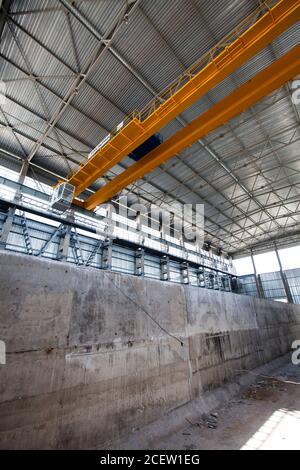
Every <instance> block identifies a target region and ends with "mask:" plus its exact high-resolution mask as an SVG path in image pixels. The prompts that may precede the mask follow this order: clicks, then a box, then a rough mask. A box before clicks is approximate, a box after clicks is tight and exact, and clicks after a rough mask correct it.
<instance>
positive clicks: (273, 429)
mask: <svg viewBox="0 0 300 470" xmlns="http://www.w3.org/2000/svg"><path fill="white" fill-rule="evenodd" d="M272 376H273V377H275V378H276V379H278V380H273V379H267V378H263V377H258V379H257V381H256V383H255V384H253V385H251V386H250V387H249V388H247V389H245V390H244V391H243V392H241V393H240V395H239V396H237V397H236V398H235V399H233V400H231V401H230V402H229V403H227V404H226V405H225V406H223V407H222V408H219V409H216V410H214V411H213V415H216V416H209V415H206V416H204V417H203V419H202V420H198V421H195V422H192V421H190V422H189V423H187V426H186V427H184V428H183V429H181V430H180V432H176V434H174V435H170V436H169V437H168V438H167V439H165V440H164V441H162V442H161V444H160V445H159V446H157V447H156V449H164V450H171V449H174V450H206V449H207V450H208V449H218V450H219V449H220V450H221V449H225V450H226V449H227V450H229V449H233V450H238V449H247V450H267V449H273V450H280V449H283V450H289V449H291V450H292V449H293V450H300V367H299V366H298V367H297V366H294V365H292V364H289V365H286V366H284V367H281V368H279V369H277V370H276V371H275V373H274V372H273V374H272ZM282 380H283V381H285V382H293V383H284V382H282ZM214 423H215V424H216V426H217V427H216V428H213V426H214ZM208 426H212V428H210V427H208Z"/></svg>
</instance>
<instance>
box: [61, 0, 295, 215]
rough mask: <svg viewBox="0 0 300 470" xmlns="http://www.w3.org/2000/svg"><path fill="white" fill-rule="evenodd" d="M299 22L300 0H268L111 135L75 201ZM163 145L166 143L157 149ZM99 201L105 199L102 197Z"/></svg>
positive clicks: (80, 179) (84, 173)
mask: <svg viewBox="0 0 300 470" xmlns="http://www.w3.org/2000/svg"><path fill="white" fill-rule="evenodd" d="M257 18H258V19H257ZM298 20H300V0H279V1H278V2H277V3H276V4H275V5H274V6H273V7H270V6H269V5H268V2H262V6H261V7H260V8H258V9H257V10H255V11H254V12H253V13H252V14H251V15H250V16H249V17H247V18H246V19H245V20H244V21H243V22H242V23H241V24H240V25H239V26H238V27H237V28H236V29H235V30H234V31H233V32H232V33H231V34H230V35H228V36H227V37H226V38H224V39H223V41H222V42H221V43H219V44H217V45H216V46H215V47H214V48H213V49H212V50H210V51H209V52H208V53H207V54H205V56H204V57H202V59H201V60H200V61H199V62H198V63H197V64H195V65H194V66H193V67H191V68H190V69H188V70H187V71H186V72H185V73H184V74H183V75H182V76H181V77H180V78H179V79H178V80H176V81H175V82H174V83H173V84H172V85H171V86H170V87H169V88H168V89H167V90H166V91H165V92H163V93H162V94H160V95H159V96H158V97H156V98H155V99H154V100H153V101H152V102H151V103H150V105H148V106H147V107H146V108H145V109H144V110H142V111H141V112H135V113H133V115H132V116H130V117H128V118H127V119H126V120H125V121H124V122H123V123H121V124H119V126H118V127H117V128H116V130H115V131H112V133H111V134H110V135H109V136H108V138H107V141H106V142H103V143H102V144H101V145H99V146H98V147H96V149H94V151H93V152H92V153H91V155H90V158H89V160H88V162H87V163H86V164H84V165H82V166H81V167H80V168H79V169H78V170H77V171H76V172H75V173H74V174H73V175H72V176H71V177H70V178H69V179H68V183H70V184H71V185H73V186H74V187H75V193H74V197H77V196H78V195H79V194H81V193H82V191H84V190H85V189H86V188H87V187H88V186H90V185H91V184H92V183H93V182H94V181H95V180H96V179H97V178H99V177H100V176H102V175H103V174H104V173H105V172H106V171H108V170H109V169H110V168H112V167H113V166H114V165H115V164H116V163H118V162H120V161H121V160H122V159H123V158H124V157H125V156H127V155H128V154H129V153H131V152H132V151H133V150H135V149H136V148H138V147H139V146H140V145H141V144H143V143H144V142H145V141H146V140H147V139H148V138H149V137H151V136H152V135H154V134H155V133H156V132H157V131H158V130H160V129H161V128H162V127H163V126H165V125H166V124H167V123H168V122H170V121H171V120H172V119H174V118H175V117H176V116H178V115H179V114H180V113H181V112H182V111H184V110H185V109H187V108H188V107H189V106H191V105H192V104H193V103H194V102H195V101H197V100H198V99H200V98H201V97H202V96H204V95H205V94H206V93H207V92H208V91H209V90H210V89H211V88H213V87H215V86H216V85H217V84H219V83H220V82H221V81H223V80H224V79H225V78H226V77H228V76H229V75H230V74H231V73H233V72H234V71H235V70H237V69H238V68H239V67H240V66H241V65H242V64H243V63H245V62H247V60H249V59H250V58H251V57H253V56H254V55H255V54H257V53H258V52H259V51H261V50H262V49H263V48H264V47H266V46H267V45H268V44H269V43H271V42H272V41H273V40H274V39H275V38H276V37H277V36H279V35H280V34H281V33H282V32H284V31H285V30H286V29H288V28H289V27H290V26H291V25H293V24H294V23H296V22H297V21H298ZM220 50H221V52H220ZM160 147H161V145H160V146H159V147H158V148H160ZM151 153H152V152H151ZM143 158H145V157H143ZM133 166H135V165H133ZM113 181H114V180H113ZM109 185H111V183H109ZM105 187H106V186H105ZM105 187H104V188H105ZM104 188H103V190H104ZM100 191H102V190H100ZM100 191H99V192H97V193H96V194H99V193H100ZM99 201H102V197H100V198H99ZM74 202H75V203H77V204H79V205H84V207H87V208H93V207H95V206H96V205H97V204H99V203H100V202H97V197H96V196H95V195H93V196H91V197H90V198H89V199H88V200H87V201H86V202H85V203H84V204H82V203H80V201H76V200H74Z"/></svg>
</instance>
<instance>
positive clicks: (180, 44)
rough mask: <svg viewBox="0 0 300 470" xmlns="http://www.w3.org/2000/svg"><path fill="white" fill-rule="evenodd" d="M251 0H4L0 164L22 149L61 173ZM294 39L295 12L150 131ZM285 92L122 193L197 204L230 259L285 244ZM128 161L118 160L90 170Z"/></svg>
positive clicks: (194, 112) (222, 92) (288, 140)
mask: <svg viewBox="0 0 300 470" xmlns="http://www.w3.org/2000/svg"><path fill="white" fill-rule="evenodd" d="M263 3H268V5H269V6H272V5H274V4H276V1H273V0H269V1H268V2H260V1H259V0H209V1H207V0H127V1H125V0H81V1H73V2H69V1H67V0H28V1H26V2H24V1H20V0H13V1H7V0H4V1H3V5H2V14H1V21H0V34H1V44H0V56H1V77H0V78H1V80H2V81H3V82H4V83H5V85H6V100H5V102H4V103H2V104H1V107H0V124H1V129H0V130H1V143H0V152H1V160H0V164H1V165H3V166H6V167H9V168H12V169H19V168H20V166H21V163H22V160H25V159H29V161H30V175H31V176H33V177H34V178H35V179H37V180H41V181H43V182H49V183H51V184H53V183H54V182H56V181H57V178H65V177H67V176H68V175H70V174H71V173H73V172H74V171H75V170H76V169H77V168H78V165H79V164H80V163H84V162H86V160H87V156H88V154H89V153H90V152H91V150H92V149H93V148H94V147H95V146H97V145H98V144H99V142H100V141H101V140H102V139H103V138H105V137H106V135H107V134H108V133H109V132H110V131H111V129H113V128H115V127H116V126H117V125H118V124H119V123H120V122H121V121H122V120H123V119H124V118H125V116H126V115H128V114H129V113H131V112H132V111H133V110H135V109H136V110H141V109H142V108H143V107H144V106H146V105H147V103H149V102H150V101H151V100H152V99H153V97H154V96H156V95H157V94H158V93H160V92H161V91H162V90H163V89H164V88H165V87H167V86H168V85H169V84H170V83H171V82H172V81H173V80H174V79H176V78H177V77H178V76H179V75H180V74H182V73H183V72H184V71H185V70H186V69H187V68H188V67H189V66H191V65H192V64H193V63H194V62H195V61H196V60H198V59H199V58H201V57H202V56H203V55H204V54H205V53H207V52H208V51H209V50H210V49H211V48H212V47H213V46H214V45H215V44H216V43H218V42H219V41H221V40H222V38H224V37H225V36H226V35H227V34H228V33H230V32H231V31H232V30H233V29H234V28H236V27H237V26H238V25H239V23H240V22H241V21H242V20H243V19H244V18H245V17H246V16H247V15H249V14H251V13H252V12H253V11H254V10H255V9H257V8H258V7H263V8H265V6H262V4H263ZM299 42H300V23H299V22H298V23H296V24H295V25H294V26H293V27H291V28H290V29H288V30H287V31H286V32H285V33H284V34H282V35H281V36H280V37H278V38H277V39H276V40H275V41H274V42H273V43H272V44H270V45H269V46H268V47H267V48H265V49H264V50H263V51H262V52H261V53H259V54H257V55H256V56H255V57H254V58H253V59H251V60H250V61H248V62H247V63H246V64H245V65H244V66H242V67H240V68H239V69H238V70H237V71H236V72H235V73H233V74H232V75H231V76H230V77H229V78H228V79H225V80H224V81H223V82H222V83H221V84H220V85H218V86H217V87H215V88H214V89H212V90H211V91H210V92H209V93H207V94H206V95H205V97H204V98H202V99H201V100H199V101H198V102H197V103H195V104H194V105H193V106H191V107H190V108H189V109H188V110H187V111H185V112H183V113H182V114H181V115H180V116H179V117H177V118H176V119H174V120H173V121H171V122H170V123H169V124H168V125H166V126H165V127H164V128H163V129H162V130H161V134H162V136H163V138H164V139H167V138H168V137H170V136H171V135H173V134H174V133H175V132H177V131H178V130H180V129H181V128H182V126H185V125H186V124H188V123H189V122H191V121H192V120H193V119H195V118H196V117H197V116H199V115H200V114H201V113H203V112H204V111H206V110H207V109H209V108H210V107H212V106H213V105H214V104H215V103H217V102H219V101H220V100H221V99H222V98H224V97H225V96H227V95H228V94H230V93H232V91H234V90H235V89H236V88H237V87H238V86H240V85H241V84H243V83H245V82H246V81H248V80H250V79H251V78H252V77H254V76H255V75H256V74H257V73H258V72H259V71H261V70H263V69H264V68H265V67H267V66H268V65H270V64H272V63H273V62H274V61H275V60H277V59H278V58H280V57H282V56H283V55H284V54H285V53H287V52H288V51H289V50H290V49H291V48H292V47H294V46H295V45H297V44H299ZM95 58H96V60H95ZM91 64H92V66H91ZM295 78H296V77H295ZM292 93H293V90H292V85H291V83H287V84H286V85H285V86H284V87H282V88H281V89H279V90H277V91H276V92H275V93H272V94H271V95H270V96H268V97H266V98H265V99H264V100H262V101H260V102H259V103H257V104H256V105H254V106H252V107H251V108H249V109H248V110H247V111H245V112H244V113H243V114H241V115H239V116H238V117H237V118H235V119H233V120H231V121H230V122H229V123H227V124H226V125H224V126H223V127H222V128H218V129H217V130H215V131H213V132H211V133H210V134H209V135H207V136H206V137H205V138H204V139H203V140H201V141H198V142H197V143H196V144H194V145H192V146H191V147H189V148H187V149H185V150H184V151H182V152H181V153H180V154H178V155H176V156H174V157H173V158H171V159H170V160H169V161H168V162H166V163H165V164H163V165H162V166H160V167H159V168H157V169H155V170H154V171H152V172H151V173H149V174H147V175H146V176H144V178H143V179H140V180H138V181H137V182H136V183H135V184H133V185H131V186H130V187H128V188H127V191H128V192H130V193H132V192H133V193H135V194H138V195H139V196H140V198H141V200H143V201H146V202H147V203H151V202H154V203H155V204H157V205H161V207H165V208H170V205H172V203H174V202H180V203H204V204H205V216H206V222H205V231H206V240H207V241H209V242H211V243H212V244H213V245H214V246H215V247H220V248H222V249H223V250H224V251H226V252H228V253H230V254H233V255H235V256H237V255H241V254H246V253H248V252H249V250H250V249H253V250H255V249H261V247H268V246H271V243H273V242H274V241H276V243H277V245H280V246H288V245H289V244H291V243H295V242H297V240H299V234H300V161H299V140H300V106H299V105H296V104H294V103H293V100H292ZM131 164H132V161H131V160H130V159H129V158H125V159H124V160H123V161H122V162H121V163H120V164H118V165H116V166H115V167H113V168H112V169H111V170H110V171H108V172H107V173H106V175H105V178H104V180H105V181H109V180H110V179H111V178H112V177H113V176H114V175H117V174H119V173H121V172H122V171H123V169H124V168H127V167H128V166H130V165H131ZM102 182H103V181H102ZM100 185H101V181H97V182H96V183H95V184H94V185H93V186H91V189H92V190H96V189H97V188H98V187H100Z"/></svg>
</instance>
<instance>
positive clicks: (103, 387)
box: [0, 253, 300, 449]
mask: <svg viewBox="0 0 300 470" xmlns="http://www.w3.org/2000/svg"><path fill="white" fill-rule="evenodd" d="M0 267H1V269H0V315H1V324H0V339H1V340H4V341H5V342H6V345H7V352H8V354H7V364H6V365H5V366H0V448H22V449H23V448H24V449H29V448H30V449H38V448H47V449H57V448H58V449H61V448H63V449H71V448H73V449H91V448H102V447H106V446H108V445H112V442H114V441H117V440H119V439H121V438H122V437H123V436H126V435H128V434H129V433H132V432H133V431H134V430H136V429H137V428H140V427H142V426H144V425H146V424H148V423H151V422H153V421H155V420H157V419H158V418H160V417H161V416H163V415H166V414H167V413H169V412H170V411H171V410H174V409H177V408H178V407H181V406H183V405H184V404H187V403H189V402H192V401H193V400H195V399H196V400H197V399H199V397H200V398H201V396H203V394H205V393H206V392H207V391H209V390H212V389H214V388H216V387H220V386H222V385H223V384H224V383H228V382H230V381H232V380H234V379H235V378H236V377H237V376H238V375H240V374H242V372H241V371H244V370H251V369H253V368H255V367H258V366H260V365H262V364H265V363H267V362H268V361H271V360H272V359H275V358H277V357H280V356H282V355H283V354H285V353H287V352H288V351H289V350H290V347H291V344H292V342H293V341H294V340H295V339H298V338H300V307H299V306H293V305H285V304H280V303H275V302H268V301H260V300H257V299H252V298H250V297H244V296H240V295H234V294H231V293H225V292H216V291H209V290H202V289H200V288H197V287H189V286H182V285H176V284H170V283H163V282H160V281H155V280H150V279H141V278H136V277H133V276H126V275H121V274H116V273H112V272H103V271H96V270H93V269H90V268H81V267H80V268H77V267H73V266H70V264H63V263H62V264H58V263H57V262H53V261H47V260H45V259H36V258H33V257H28V256H22V255H14V254H9V253H1V254H0ZM145 311H146V312H147V313H148V314H149V315H151V317H152V318H150V317H149V316H148V315H147V314H146V312H145ZM156 322H158V323H159V325H161V327H162V328H160V327H158V326H157V323H156ZM165 330H167V331H168V332H170V334H171V335H175V336H176V338H178V339H179V340H180V341H182V343H183V344H182V345H181V344H180V341H178V340H177V339H175V338H173V337H171V336H169V335H167V334H166V332H165Z"/></svg>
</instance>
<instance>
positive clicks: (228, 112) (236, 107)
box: [84, 45, 300, 210]
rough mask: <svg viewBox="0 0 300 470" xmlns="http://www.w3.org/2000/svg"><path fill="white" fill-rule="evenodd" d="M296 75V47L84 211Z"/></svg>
mask: <svg viewBox="0 0 300 470" xmlns="http://www.w3.org/2000/svg"><path fill="white" fill-rule="evenodd" d="M299 73H300V45H299V46H296V47H294V48H293V49H292V50H291V51H290V52H288V53H287V54H286V55H284V56H283V57H281V58H280V59H278V60H276V61H275V62H274V63H273V64H272V65H270V66H269V67H267V68H266V69H264V70H263V71H262V72H260V73H258V74H257V75H256V76H255V77H254V78H253V79H252V80H250V81H248V82H247V83H245V84H244V85H242V86H241V87H239V88H237V89H236V90H235V91H234V92H233V93H231V94H230V95H229V96H227V97H226V98H224V99H223V100H221V101H220V102H219V103H217V104H216V105H214V106H212V108H210V109H209V110H208V111H206V112H205V113H203V114H201V116H199V117H198V118H196V119H194V120H193V121H192V122H191V123H190V124H188V125H187V126H186V127H184V128H183V129H181V130H180V131H178V132H177V133H176V134H174V135H173V136H172V137H170V138H169V139H168V140H166V141H165V142H164V143H163V144H161V145H159V146H158V147H156V148H155V149H154V150H152V151H151V152H150V153H148V154H147V155H145V156H144V157H142V158H141V159H140V160H139V161H138V162H137V163H134V164H133V165H131V166H130V167H129V168H128V169H127V170H125V171H123V173H121V174H120V175H118V176H116V177H115V178H114V179H113V180H112V181H110V182H109V183H107V184H106V185H105V186H103V187H102V188H101V189H99V190H98V191H97V192H96V193H95V194H93V195H92V196H91V197H89V198H88V199H87V201H85V203H84V207H85V208H86V209H88V210H91V209H94V208H95V207H96V206H97V205H99V204H101V203H103V202H105V201H107V200H108V199H111V198H112V197H113V196H114V195H115V194H117V193H118V192H119V191H121V190H122V189H124V188H126V186H128V185H129V184H131V183H133V182H134V181H136V180H138V179H139V178H141V177H142V176H144V175H145V174H146V173H149V172H150V171H152V170H153V169H154V168H156V167H157V166H159V165H161V164H162V163H164V162H165V161H166V160H168V159H169V158H171V157H172V156H173V155H175V154H176V153H178V152H180V151H181V150H183V149H184V148H186V147H188V146H189V145H191V144H193V143H194V142H195V141H196V140H199V139H201V138H202V137H204V136H205V135H207V134H208V133H209V132H211V131H213V130H214V129H217V128H218V127H220V126H222V125H223V124H225V123H226V122H227V121H229V120H230V119H233V118H234V117H235V116H237V115H238V114H240V113H242V112H243V111H245V110H246V109H247V108H249V106H251V105H252V104H254V103H256V102H257V101H259V100H260V99H262V98H263V97H264V96H266V95H268V94H269V93H271V92H272V91H274V90H277V89H278V88H279V87H280V86H281V85H283V84H284V83H286V82H287V81H288V80H290V79H292V78H294V77H296V76H297V75H298V74H299Z"/></svg>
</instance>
